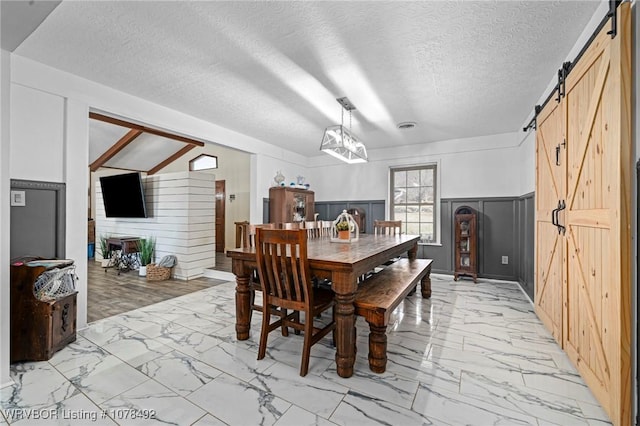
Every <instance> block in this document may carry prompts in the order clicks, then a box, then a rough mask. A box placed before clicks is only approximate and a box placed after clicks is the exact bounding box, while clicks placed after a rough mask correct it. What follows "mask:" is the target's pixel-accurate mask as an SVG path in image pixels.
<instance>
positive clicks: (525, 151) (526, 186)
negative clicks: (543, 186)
mask: <svg viewBox="0 0 640 426" xmlns="http://www.w3.org/2000/svg"><path fill="white" fill-rule="evenodd" d="M520 137H521V138H523V139H522V141H521V142H520V146H519V147H518V151H519V153H518V156H519V160H518V164H520V171H519V177H520V195H525V194H529V193H531V192H535V190H536V133H535V132H531V131H529V132H527V133H524V132H523V133H521V134H520Z"/></svg>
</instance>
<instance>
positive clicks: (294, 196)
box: [269, 186, 315, 223]
mask: <svg viewBox="0 0 640 426" xmlns="http://www.w3.org/2000/svg"><path fill="white" fill-rule="evenodd" d="M313 203H314V193H313V191H309V190H307V189H298V188H288V187H284V186H280V187H273V188H270V189H269V222H271V223H286V222H304V221H307V220H313V214H314V213H315V211H314V204H313Z"/></svg>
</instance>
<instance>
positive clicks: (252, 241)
mask: <svg viewBox="0 0 640 426" xmlns="http://www.w3.org/2000/svg"><path fill="white" fill-rule="evenodd" d="M277 228H278V226H277V225H276V224H275V223H260V224H254V225H251V224H249V225H247V228H246V229H247V230H246V238H245V240H244V241H246V245H244V246H242V247H243V248H244V247H256V231H257V230H258V229H277Z"/></svg>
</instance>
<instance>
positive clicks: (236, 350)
mask: <svg viewBox="0 0 640 426" xmlns="http://www.w3.org/2000/svg"><path fill="white" fill-rule="evenodd" d="M432 282H433V296H432V298H431V299H430V300H423V299H422V298H421V297H420V292H417V293H416V294H415V295H413V296H410V297H408V298H407V299H406V300H405V301H404V303H403V304H402V305H401V306H400V307H399V308H398V309H397V310H396V312H395V313H394V315H393V322H392V324H391V325H390V327H389V330H388V364H387V371H386V372H385V373H383V374H375V373H372V372H371V371H370V370H369V368H368V361H367V351H368V347H367V336H368V327H367V325H366V323H365V322H364V321H363V320H362V319H361V318H360V319H358V322H357V347H358V353H357V361H356V365H355V374H354V375H353V376H352V377H351V378H348V379H344V378H340V377H338V376H337V374H336V370H335V364H334V361H333V359H334V354H335V350H334V349H333V348H332V346H331V344H330V343H331V339H330V338H326V339H324V340H323V341H322V342H320V343H318V344H316V345H315V346H314V347H313V348H312V351H311V362H310V371H309V374H308V375H307V376H306V377H300V376H299V375H298V372H299V366H300V352H301V350H302V337H301V336H296V335H294V334H293V333H291V334H290V336H289V337H282V336H281V335H280V334H279V333H277V332H274V333H271V335H270V340H269V349H268V353H267V357H266V358H265V359H264V360H261V361H258V360H256V354H257V343H258V337H259V324H260V320H261V316H260V314H255V315H254V316H253V320H252V330H251V338H250V339H249V340H247V341H241V342H240V341H237V340H236V338H235V329H234V313H235V306H234V288H235V284H234V283H232V282H228V283H223V284H220V285H216V286H213V287H210V288H207V289H204V290H200V291H198V292H195V293H191V294H187V295H184V296H181V297H178V298H174V299H170V300H167V301H163V302H160V303H156V304H153V305H150V306H146V307H143V308H140V309H137V310H134V311H131V312H127V313H123V314H119V315H116V316H113V317H109V318H106V319H103V320H100V321H96V322H94V323H91V324H90V326H89V327H88V328H87V329H84V330H81V331H79V333H78V339H77V341H76V342H74V343H72V344H70V345H68V346H67V347H66V348H65V349H63V350H62V351H60V352H58V353H56V354H55V355H54V356H53V358H52V359H51V360H50V361H48V362H37V363H20V364H14V365H12V367H11V375H12V378H13V380H14V382H15V385H13V386H10V387H5V388H3V389H1V390H0V404H1V408H2V416H1V417H0V424H5V423H9V424H14V423H15V424H18V425H28V424H64V425H66V424H77V425H88V424H107V425H113V424H121V425H155V424H169V425H198V426H203V425H225V424H227V425H265V426H268V425H277V426H280V425H296V426H297V425H312V424H313V425H423V424H428V425H429V424H433V425H540V426H542V425H605V424H609V422H608V420H607V416H606V414H605V413H604V411H603V410H602V409H601V408H600V406H599V405H598V403H597V402H596V401H595V399H594V397H593V396H592V394H591V392H590V391H589V389H588V388H587V387H586V386H585V384H584V382H583V381H582V379H581V378H580V376H579V375H578V374H577V372H576V371H575V369H574V368H573V367H572V366H571V364H570V363H569V361H568V359H567V357H566V355H565V354H564V353H563V352H562V351H561V350H560V349H559V347H558V346H557V345H556V344H555V343H554V341H553V339H552V338H551V336H550V334H549V333H548V332H547V331H546V330H545V329H544V327H543V326H542V324H541V323H540V321H539V320H538V319H537V317H536V316H535V314H534V312H533V307H532V305H531V303H530V302H529V300H528V299H527V298H526V297H525V296H524V293H522V292H521V290H520V289H519V287H518V285H517V284H516V283H512V282H504V281H491V280H479V282H478V283H477V284H473V283H472V282H471V281H459V282H454V281H453V280H452V278H451V277H450V276H445V275H434V276H433V277H432ZM150 416H151V417H153V418H152V419H149V417H150ZM26 417H29V418H26ZM35 417H39V418H35Z"/></svg>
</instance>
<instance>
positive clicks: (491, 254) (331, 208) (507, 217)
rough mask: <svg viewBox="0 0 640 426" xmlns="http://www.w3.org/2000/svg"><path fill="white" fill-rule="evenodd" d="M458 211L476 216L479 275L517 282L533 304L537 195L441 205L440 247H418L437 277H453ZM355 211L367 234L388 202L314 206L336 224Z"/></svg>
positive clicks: (452, 201) (446, 201)
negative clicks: (470, 211) (361, 214)
mask: <svg viewBox="0 0 640 426" xmlns="http://www.w3.org/2000/svg"><path fill="white" fill-rule="evenodd" d="M460 206H469V207H471V208H473V209H474V210H475V211H476V212H477V214H478V275H479V276H480V277H484V278H494V279H501V280H510V281H518V282H519V283H520V285H521V286H522V288H523V289H524V291H525V292H526V293H527V294H528V295H529V297H530V298H531V299H532V300H533V291H534V282H533V276H534V213H535V210H534V194H533V193H530V194H526V195H523V196H522V197H500V198H450V199H442V200H440V209H441V212H440V217H441V221H442V223H441V226H440V230H441V232H442V236H441V238H440V241H441V243H442V244H441V245H420V246H419V247H418V257H421V258H429V259H433V272H435V273H443V274H453V259H454V253H453V212H454V211H455V210H456V209H457V208H458V207H460ZM355 207H360V208H362V209H364V210H365V212H366V223H367V230H368V231H369V232H371V230H372V229H373V221H374V220H376V219H384V218H385V203H384V200H373V201H357V202H354V201H323V202H317V203H315V210H316V213H319V214H320V219H323V220H333V219H335V218H336V217H337V216H338V215H339V214H340V213H341V212H342V210H346V209H350V208H355ZM502 256H507V257H508V258H509V263H508V264H506V265H503V264H502ZM463 279H464V278H463Z"/></svg>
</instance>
